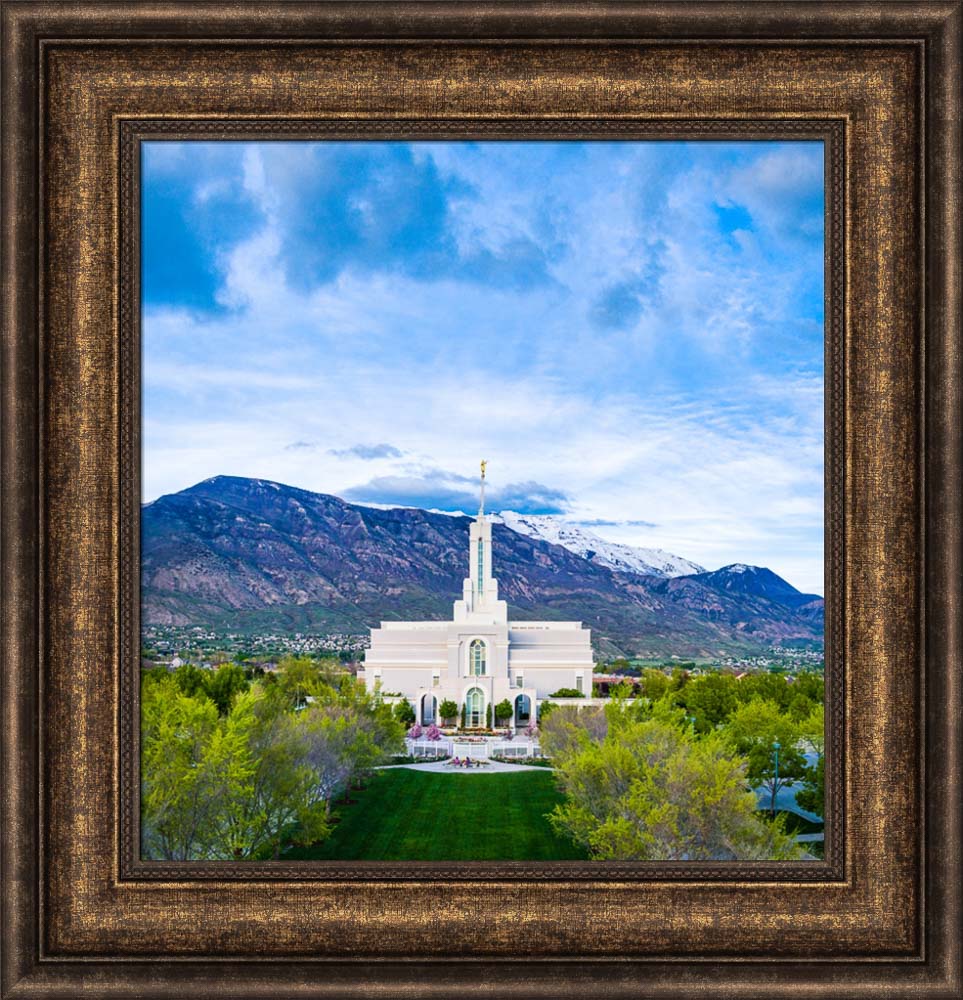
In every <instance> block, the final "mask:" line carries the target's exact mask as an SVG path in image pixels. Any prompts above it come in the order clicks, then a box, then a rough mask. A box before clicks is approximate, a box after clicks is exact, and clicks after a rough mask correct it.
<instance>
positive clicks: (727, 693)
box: [674, 674, 739, 733]
mask: <svg viewBox="0 0 963 1000" xmlns="http://www.w3.org/2000/svg"><path fill="white" fill-rule="evenodd" d="M738 685H739V682H738V681H737V680H736V679H735V678H734V677H732V676H731V675H729V674H707V675H706V676H704V677H695V678H693V679H691V680H690V681H689V683H688V684H686V685H685V687H683V688H682V689H681V690H680V691H678V692H677V693H676V694H675V695H674V701H675V703H676V704H677V705H680V706H682V707H683V708H685V709H686V714H688V715H691V716H692V717H694V719H695V723H694V725H695V730H696V732H698V733H707V732H709V731H710V730H712V729H715V728H716V727H717V726H719V725H721V724H722V723H723V722H725V721H726V719H728V718H729V716H730V714H731V713H732V712H733V711H734V710H735V708H736V706H737V705H738V704H739V701H738V697H737V688H738Z"/></svg>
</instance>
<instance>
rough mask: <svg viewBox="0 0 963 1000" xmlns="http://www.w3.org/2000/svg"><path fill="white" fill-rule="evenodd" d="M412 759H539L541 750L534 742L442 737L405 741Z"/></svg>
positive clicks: (478, 737) (476, 737) (480, 737)
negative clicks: (442, 757)
mask: <svg viewBox="0 0 963 1000" xmlns="http://www.w3.org/2000/svg"><path fill="white" fill-rule="evenodd" d="M405 746H406V748H407V751H408V754H409V755H410V756H412V757H441V756H448V757H462V758H464V757H471V758H472V760H488V759H489V758H490V757H540V756H541V748H540V747H539V745H538V743H537V742H536V741H534V740H523V739H516V740H497V739H489V738H486V737H484V736H474V737H458V736H443V737H442V738H441V739H440V740H425V739H417V740H409V739H406V740H405Z"/></svg>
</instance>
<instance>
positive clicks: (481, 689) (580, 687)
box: [364, 462, 593, 729]
mask: <svg viewBox="0 0 963 1000" xmlns="http://www.w3.org/2000/svg"><path fill="white" fill-rule="evenodd" d="M485 464H486V463H485V462H482V464H481V503H480V505H479V509H478V517H477V518H476V519H475V521H474V522H473V524H472V525H471V528H470V530H469V535H468V565H469V575H468V577H467V578H466V580H465V583H464V588H463V593H462V599H461V600H460V601H455V602H454V613H453V615H452V620H451V621H438V622H382V623H381V627H380V628H375V629H372V630H371V648H370V649H369V650H368V652H367V654H366V656H365V670H364V679H365V684H366V686H367V688H368V690H370V691H374V690H376V689H380V690H381V691H382V692H383V693H384V694H385V696H388V695H397V694H400V695H402V696H403V697H405V698H407V699H408V701H409V702H410V703H411V705H412V707H413V708H414V710H415V717H416V719H417V721H418V722H419V723H421V724H423V725H427V724H428V723H431V722H440V721H441V720H440V719H439V715H438V707H439V705H440V704H441V703H442V702H443V701H446V700H448V701H453V702H454V703H455V704H456V705H457V706H458V716H457V720H456V721H457V723H458V724H459V725H464V727H466V728H469V729H471V728H476V727H485V726H486V725H488V724H489V720H490V719H492V722H493V709H492V714H491V715H490V707H492V706H494V705H497V704H498V703H499V702H501V701H503V700H505V699H507V700H508V701H509V702H510V703H511V705H512V709H513V714H512V718H511V720H510V725H511V726H512V727H519V726H525V725H527V724H528V723H529V721H535V719H534V717H533V713H537V709H538V704H539V703H540V702H541V701H543V700H546V699H548V698H549V696H550V695H552V694H553V693H554V692H555V691H557V690H559V689H560V688H569V689H573V690H575V691H579V692H582V693H584V694H585V695H586V696H591V694H592V667H593V661H592V646H591V632H590V630H589V629H587V628H583V627H582V623H581V622H509V621H508V605H507V604H506V602H505V601H502V600H499V598H498V581H497V580H496V579H495V577H494V574H493V570H492V525H491V522H490V521H489V520H488V518H487V517H486V516H485Z"/></svg>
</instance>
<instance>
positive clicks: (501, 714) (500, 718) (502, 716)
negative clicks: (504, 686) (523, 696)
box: [495, 698, 512, 722]
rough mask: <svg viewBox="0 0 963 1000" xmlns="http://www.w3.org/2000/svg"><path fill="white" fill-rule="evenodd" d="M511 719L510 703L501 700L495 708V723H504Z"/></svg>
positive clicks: (505, 699) (506, 700)
mask: <svg viewBox="0 0 963 1000" xmlns="http://www.w3.org/2000/svg"><path fill="white" fill-rule="evenodd" d="M511 717H512V703H511V702H510V701H509V700H508V699H507V698H504V699H502V700H501V701H500V702H499V703H498V704H497V705H496V706H495V721H496V722H504V721H505V720H506V719H510V718H511Z"/></svg>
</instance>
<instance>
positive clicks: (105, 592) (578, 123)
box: [2, 0, 963, 998]
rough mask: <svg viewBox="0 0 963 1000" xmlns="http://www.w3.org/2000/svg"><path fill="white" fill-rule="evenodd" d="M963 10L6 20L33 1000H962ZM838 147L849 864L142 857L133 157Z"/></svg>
mask: <svg viewBox="0 0 963 1000" xmlns="http://www.w3.org/2000/svg"><path fill="white" fill-rule="evenodd" d="M961 13H963V12H961V6H960V4H959V3H935V2H933V3H930V2H919V3H916V2H914V3H907V4H875V3H863V2H854V3H839V4H834V5H823V4H808V3H805V4H804V3H772V4H770V3H757V4H742V3H728V2H721V3H659V4H635V3H628V4H623V3H613V4H604V3H603V4H593V5H590V6H584V5H576V4H538V5H525V4H515V3H489V4H482V3H474V2H468V3H441V2H439V3H415V2H411V3H404V2H402V3H380V2H376V3H339V2H335V3H314V4H301V3H275V4H252V5H248V6H237V5H231V4H226V3H167V4H158V5H154V4H143V5H134V6H128V5H115V4H111V3H103V4H100V3H98V4H87V5H84V4H80V5H62V4H57V3H49V2H36V3H34V2H19V0H13V2H8V3H6V4H4V6H3V35H4V41H3V120H4V124H3V156H4V173H3V239H4V264H3V267H4V271H3V281H4V312H3V386H2V404H3V459H2V460H3V482H2V489H3V512H2V517H3V522H2V527H3V585H4V586H3V626H4V642H3V646H2V656H3V707H4V726H3V741H4V743H3V745H4V763H3V768H4V773H3V810H4V824H3V885H4V893H3V900H2V907H3V934H4V937H3V945H4V947H3V959H2V960H3V966H2V989H3V995H4V996H11V997H13V996H23V997H33V996H36V997H41V996H43V997H47V996H55V995H56V996H63V995H87V996H108V995H109V996H128V995H129V996H152V997H153V996H157V997H165V996H166V997H180V996H184V995H186V994H187V992H188V991H198V992H200V993H202V994H203V995H205V996H232V997H242V996H243V997H259V996H272V997H273V996H303V997H313V996H327V995H337V996H355V995H357V996H365V995H373V994H375V993H379V994H383V995H398V996H405V995H409V994H415V993H427V994H431V995H435V994H442V993H446V994H451V993H456V995H480V994H489V995H491V994H493V993H494V994H498V993H502V992H503V993H506V994H508V993H511V992H517V991H519V990H524V991H525V992H526V993H528V994H530V995H535V996H572V995H575V994H577V993H583V992H584V991H586V990H592V991H594V992H595V993H596V994H597V995H599V996H612V997H615V996H622V995H632V996H635V997H640V996H652V997H673V996H677V997H681V996H688V995H693V994H696V995H709V996H713V995H718V996H732V997H736V996H760V997H761V996H765V997H780V996H788V995H790V994H795V993H798V992H799V991H800V990H804V991H805V992H807V993H808V994H809V995H812V996H825V997H849V996H852V997H857V996H859V997H870V996H871V997H894V998H895V997H910V996H913V997H917V996H934V997H936V996H943V997H960V996H963V976H961V967H960V964H961V957H960V940H961V933H963V921H961V909H960V901H961V893H960V886H961V883H963V863H961V843H963V838H961V830H960V824H961V806H963V793H961V784H960V760H961V742H963V726H961V699H960V663H961V658H960V639H961V634H960V633H961V615H960V585H961V575H960V570H961V541H963V532H961V527H963V520H961V494H963V477H961V469H960V459H961V456H963V437H961V419H960V418H961V412H960V404H961V398H960V343H959V338H960V282H959V268H960V250H959V238H960V201H959V187H960V124H959V106H960V26H961V19H963V18H961ZM200 135H203V136H205V137H209V138H210V137H220V138H240V137H254V136H258V137H262V138H275V139H282V138H285V137H321V136H327V137H330V138H342V137H357V136H368V137H380V138H392V137H397V138H413V137H424V136H432V137H452V138H454V137H458V138H468V137H479V136H485V137H491V138H501V139H511V138H516V137H545V138H548V137H552V138H566V137H567V138H574V137H588V136H601V135H605V136H609V137H611V136H617V137H622V138H638V137H657V138H678V137H691V138H706V139H712V138H714V137H719V136H726V137H728V138H759V137H768V138H786V137H793V136H796V137H800V136H805V137H809V138H820V139H822V141H823V142H824V143H825V148H826V152H827V155H826V181H827V184H826V191H827V199H826V200H827V223H828V225H827V238H826V244H827V251H828V252H827V265H826V267H827V270H826V279H827V280H826V288H827V313H826V315H827V321H826V331H827V335H826V339H827V365H826V372H827V377H826V386H827V462H826V467H827V492H826V496H827V512H826V513H827V516H826V523H827V543H828V544H827V681H828V683H827V690H828V692H829V694H828V710H829V711H828V718H829V723H828V726H827V739H828V743H829V750H828V753H827V756H828V767H829V781H828V788H829V790H828V792H827V797H828V798H827V803H828V811H827V846H826V860H825V862H793V863H781V864H780V863H770V864H756V865H749V864H745V865H741V864H735V863H734V864H731V865H725V864H722V863H720V864H717V865H695V864H693V865H679V866H675V867H673V866H666V865H657V864H649V865H641V864H640V865H635V866H629V865H626V864H622V863H619V864H615V863H612V864H602V863H591V864H587V863H584V862H572V863H566V862H557V863H552V864H547V863H546V864H536V863H531V864H527V863H507V862H505V863H498V864H483V863H473V864H468V863H459V864H440V863H420V864H415V863H412V864H409V865H397V864H394V865H389V864H374V863H367V864H354V865H351V864H348V863H340V864H335V863H332V864H322V863H317V862H315V863H301V864H300V865H294V864H292V863H283V862H277V863H267V862H265V863H263V864H261V863H259V864H234V863H226V862H225V863H217V864H193V863H184V864H168V863H160V862H143V861H140V860H139V854H138V851H137V842H138V837H137V791H138V779H137V775H138V762H137V729H136V717H137V716H136V712H137V694H136V684H134V683H132V679H133V678H134V677H135V676H136V675H135V674H134V673H133V671H132V667H133V666H134V665H135V664H136V659H135V658H134V656H133V654H134V653H135V651H136V648H137V646H136V643H137V636H138V631H139V624H138V617H137V615H138V610H137V609H138V597H139V592H138V575H139V564H138V509H139V500H140V497H139V470H138V461H137V455H138V451H139V437H138V433H139V432H138V419H139V418H138V412H139V409H138V407H139V389H138V384H139V383H138V318H137V317H138V310H137V304H138V302H139V291H138V268H137V259H138V258H137V249H138V229H137V218H138V213H137V204H138V202H137V192H138V171H137V162H138V157H137V151H138V148H139V146H138V144H139V142H140V141H142V140H143V139H144V138H145V137H153V138H158V137H182V138H183V137H188V136H200Z"/></svg>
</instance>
